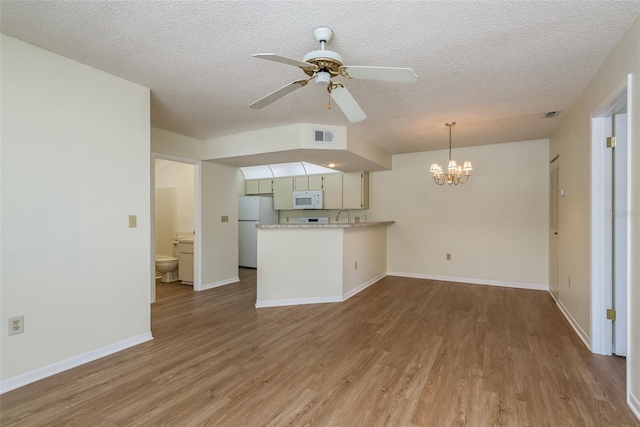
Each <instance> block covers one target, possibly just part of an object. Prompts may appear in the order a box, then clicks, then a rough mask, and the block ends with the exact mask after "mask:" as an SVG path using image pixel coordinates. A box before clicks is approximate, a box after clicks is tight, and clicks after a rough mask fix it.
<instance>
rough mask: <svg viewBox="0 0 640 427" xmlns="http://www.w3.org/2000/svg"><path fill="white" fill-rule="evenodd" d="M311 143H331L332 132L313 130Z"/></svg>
mask: <svg viewBox="0 0 640 427" xmlns="http://www.w3.org/2000/svg"><path fill="white" fill-rule="evenodd" d="M313 141H314V142H323V143H329V142H333V131H330V130H314V131H313Z"/></svg>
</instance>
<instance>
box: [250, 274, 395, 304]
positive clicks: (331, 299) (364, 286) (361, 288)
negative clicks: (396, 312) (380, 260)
mask: <svg viewBox="0 0 640 427" xmlns="http://www.w3.org/2000/svg"><path fill="white" fill-rule="evenodd" d="M386 275H387V274H386V273H382V274H381V275H379V276H377V277H374V278H373V279H371V280H368V281H366V282H365V283H363V284H361V285H359V286H358V287H356V288H354V289H351V290H350V291H349V292H347V293H346V294H344V295H342V296H330V297H313V298H291V299H280V300H267V301H257V302H256V308H265V307H283V306H288V305H302V304H325V303H328V302H344V301H346V300H348V299H349V298H351V297H352V296H354V295H355V294H357V293H359V292H362V291H364V290H365V289H367V288H368V287H369V286H371V285H373V284H374V283H376V282H377V281H378V280H380V279H382V278H383V277H385V276H386Z"/></svg>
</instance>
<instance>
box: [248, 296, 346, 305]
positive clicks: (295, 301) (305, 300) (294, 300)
mask: <svg viewBox="0 0 640 427" xmlns="http://www.w3.org/2000/svg"><path fill="white" fill-rule="evenodd" d="M342 301H343V300H342V297H313V298H291V299H272V300H266V301H256V308H265V307H283V306H287V305H302V304H324V303H327V302H342Z"/></svg>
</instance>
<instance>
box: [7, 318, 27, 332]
mask: <svg viewBox="0 0 640 427" xmlns="http://www.w3.org/2000/svg"><path fill="white" fill-rule="evenodd" d="M23 332H24V316H16V317H11V318H9V335H17V334H21V333H23Z"/></svg>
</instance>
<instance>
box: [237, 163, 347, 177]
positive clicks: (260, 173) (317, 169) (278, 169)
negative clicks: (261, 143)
mask: <svg viewBox="0 0 640 427" xmlns="http://www.w3.org/2000/svg"><path fill="white" fill-rule="evenodd" d="M240 171H241V172H242V175H243V176H244V179H260V178H279V177H286V176H303V175H317V174H328V173H339V171H337V170H334V169H331V168H328V167H327V168H326V167H323V166H318V165H314V164H311V163H307V162H291V163H277V164H273V165H259V166H245V167H241V168H240Z"/></svg>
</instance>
